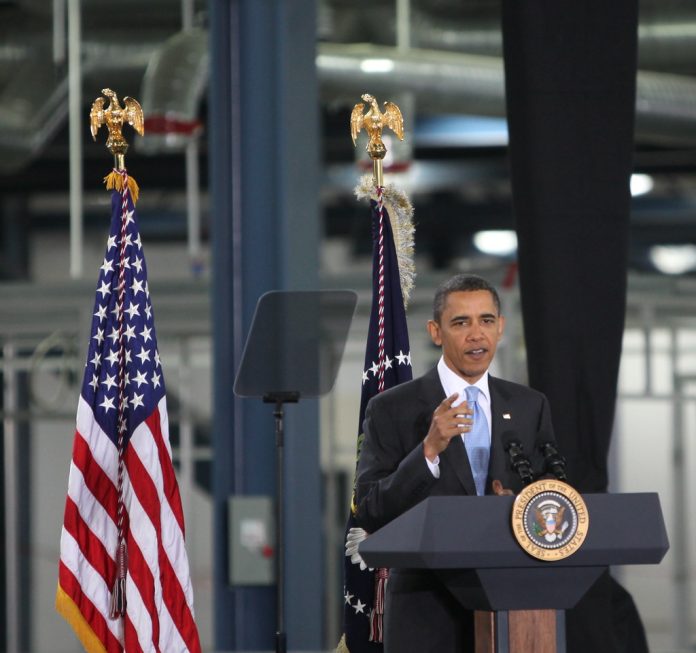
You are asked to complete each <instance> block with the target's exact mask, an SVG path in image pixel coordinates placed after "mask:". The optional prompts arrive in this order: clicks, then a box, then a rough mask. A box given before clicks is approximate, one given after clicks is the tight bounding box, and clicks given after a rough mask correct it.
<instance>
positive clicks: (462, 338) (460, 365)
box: [428, 290, 505, 383]
mask: <svg viewBox="0 0 696 653" xmlns="http://www.w3.org/2000/svg"><path fill="white" fill-rule="evenodd" d="M504 326H505V319H504V318H503V317H502V316H501V315H499V314H498V311H497V309H496V307H495V302H494V301H493V295H491V293H490V292H488V291H487V290H472V291H461V290H460V291H456V292H452V293H450V294H449V295H447V300H446V302H445V307H444V310H443V311H442V315H441V316H440V321H439V322H435V321H434V320H430V321H429V322H428V332H429V333H430V337H431V338H432V340H433V342H434V343H435V344H436V345H437V346H438V347H442V356H443V358H444V361H445V363H446V365H447V367H449V368H450V369H451V370H452V371H453V372H456V373H457V374H458V375H459V376H461V377H462V378H463V379H465V380H466V381H467V382H469V383H476V381H478V380H479V379H480V378H481V377H482V376H483V374H484V373H485V371H486V370H487V369H488V367H489V366H490V364H491V361H492V360H493V356H495V350H496V348H497V347H498V342H499V341H500V339H501V337H502V335H503V328H504Z"/></svg>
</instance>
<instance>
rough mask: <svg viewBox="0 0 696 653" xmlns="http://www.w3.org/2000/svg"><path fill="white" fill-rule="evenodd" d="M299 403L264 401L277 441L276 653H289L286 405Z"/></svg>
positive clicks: (293, 398) (293, 395)
mask: <svg viewBox="0 0 696 653" xmlns="http://www.w3.org/2000/svg"><path fill="white" fill-rule="evenodd" d="M299 399H300V393H299V392H271V393H268V394H267V395H264V397H263V401H264V403H266V404H275V409H274V410H273V417H275V438H276V502H275V576H276V610H277V622H276V634H275V653H286V652H287V635H286V633H285V560H284V554H285V543H284V540H285V537H284V530H285V506H284V503H285V473H284V472H285V459H284V453H285V449H284V444H285V443H284V426H283V417H284V410H283V404H290V403H292V404H296V403H297V402H298V401H299Z"/></svg>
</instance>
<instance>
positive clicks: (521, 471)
mask: <svg viewBox="0 0 696 653" xmlns="http://www.w3.org/2000/svg"><path fill="white" fill-rule="evenodd" d="M501 439H502V441H503V449H504V450H505V452H506V453H507V455H508V457H509V458H510V464H511V465H512V468H513V469H514V470H515V471H516V472H517V475H518V476H519V477H520V479H522V484H523V485H529V484H530V483H531V482H533V481H534V474H532V464H531V463H530V462H529V458H527V456H525V454H524V448H523V447H522V443H521V442H520V441H519V439H517V438H516V437H515V433H514V432H513V431H506V432H505V433H503V435H502V436H501Z"/></svg>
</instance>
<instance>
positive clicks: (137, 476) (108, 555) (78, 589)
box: [59, 397, 201, 653]
mask: <svg viewBox="0 0 696 653" xmlns="http://www.w3.org/2000/svg"><path fill="white" fill-rule="evenodd" d="M124 463H125V471H124V477H123V502H124V511H125V515H124V534H125V537H126V541H127V547H128V576H127V580H126V599H127V612H126V617H125V619H116V620H112V619H110V618H109V608H110V601H111V588H112V586H113V580H114V577H115V574H116V561H115V557H114V556H115V552H116V544H117V539H118V531H117V505H118V497H117V490H116V488H117V483H118V450H117V448H116V446H115V445H114V443H113V441H112V440H111V439H110V438H109V437H108V436H107V435H106V433H104V432H103V431H102V429H101V427H100V426H99V424H98V423H97V422H96V420H95V419H94V416H93V413H92V409H91V407H90V406H89V405H88V404H87V402H86V401H85V400H84V399H83V398H82V397H80V400H79V405H78V412H77V430H76V432H75V439H74V444H73V458H72V462H71V466H70V477H69V481H68V496H67V499H66V508H65V519H64V525H63V531H62V534H61V544H60V569H59V591H60V590H62V592H64V593H65V594H66V595H67V597H69V599H70V600H71V601H72V602H73V603H74V604H75V606H76V607H77V608H78V610H79V611H80V613H81V614H82V617H83V618H84V619H85V621H86V623H87V625H88V626H89V628H90V629H91V631H92V632H93V633H94V635H96V637H97V639H98V640H99V641H100V642H101V644H102V646H103V649H99V648H95V650H106V651H108V652H109V653H111V652H112V651H113V652H114V653H120V652H122V651H125V652H127V653H131V652H133V653H136V652H140V651H143V652H153V653H184V652H187V651H190V652H191V653H200V650H201V648H200V643H199V639H198V631H197V629H196V625H195V622H194V616H193V592H192V589H191V583H190V576H189V564H188V558H187V555H186V550H185V547H184V516H183V510H182V506H181V498H180V495H179V489H178V486H177V482H176V478H175V475H174V468H173V465H172V460H171V449H170V445H169V434H168V429H167V407H166V400H165V399H162V400H161V401H160V402H159V405H158V406H157V408H156V409H155V411H154V412H153V413H152V415H150V417H148V418H147V419H146V420H145V421H144V422H142V423H141V424H140V425H139V426H138V427H137V428H136V429H135V431H134V432H133V434H132V436H131V439H130V441H129V443H128V445H127V447H126V449H125V456H124ZM83 642H84V639H83Z"/></svg>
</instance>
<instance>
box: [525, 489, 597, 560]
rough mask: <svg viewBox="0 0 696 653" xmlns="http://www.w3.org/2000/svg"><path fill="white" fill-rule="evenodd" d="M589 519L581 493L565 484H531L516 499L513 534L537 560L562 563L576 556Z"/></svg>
mask: <svg viewBox="0 0 696 653" xmlns="http://www.w3.org/2000/svg"><path fill="white" fill-rule="evenodd" d="M589 523H590V520H589V515H588V514H587V507H586V506H585V502H584V500H583V498H582V496H580V493H579V492H578V491H577V490H575V489H573V488H572V487H571V486H570V485H568V484H567V483H564V482H563V481H558V480H556V479H546V480H543V481H536V482H535V483H531V484H530V485H528V486H527V487H525V488H524V490H522V492H520V494H518V495H517V497H516V498H515V503H514V504H513V507H512V532H513V534H514V536H515V539H516V540H517V542H518V544H519V545H520V546H521V547H522V548H523V549H524V550H525V551H526V552H527V553H528V554H529V555H531V556H533V557H535V558H538V559H539V560H561V559H563V558H567V557H568V556H570V555H572V554H573V553H575V552H576V551H577V550H578V549H579V548H580V546H581V545H582V543H583V542H584V541H585V537H586V535H587V528H588V526H589Z"/></svg>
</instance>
